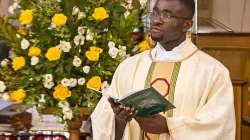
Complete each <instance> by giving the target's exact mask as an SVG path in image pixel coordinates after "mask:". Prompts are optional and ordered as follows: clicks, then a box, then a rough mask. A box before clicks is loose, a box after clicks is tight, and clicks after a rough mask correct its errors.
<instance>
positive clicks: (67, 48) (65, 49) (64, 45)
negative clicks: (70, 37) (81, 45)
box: [60, 41, 71, 52]
mask: <svg viewBox="0 0 250 140" xmlns="http://www.w3.org/2000/svg"><path fill="white" fill-rule="evenodd" d="M60 44H61V47H62V50H63V52H69V51H70V49H71V45H70V42H66V41H61V42H60Z"/></svg>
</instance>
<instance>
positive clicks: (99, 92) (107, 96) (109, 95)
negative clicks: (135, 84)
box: [89, 88, 119, 101]
mask: <svg viewBox="0 0 250 140" xmlns="http://www.w3.org/2000/svg"><path fill="white" fill-rule="evenodd" d="M89 89H91V90H93V91H95V92H96V93H98V94H99V95H101V96H104V97H106V98H112V99H114V100H115V101H118V100H119V99H117V98H116V97H115V96H113V95H111V94H109V93H104V92H101V91H99V90H96V89H94V88H89Z"/></svg>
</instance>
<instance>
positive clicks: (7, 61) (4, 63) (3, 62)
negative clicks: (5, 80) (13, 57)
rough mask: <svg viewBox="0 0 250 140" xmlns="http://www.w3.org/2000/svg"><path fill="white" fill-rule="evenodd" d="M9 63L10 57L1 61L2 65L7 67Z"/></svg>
mask: <svg viewBox="0 0 250 140" xmlns="http://www.w3.org/2000/svg"><path fill="white" fill-rule="evenodd" d="M8 63H9V60H8V59H4V60H2V61H1V66H2V67H6V66H7V65H8Z"/></svg>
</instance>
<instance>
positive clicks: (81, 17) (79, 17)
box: [77, 12, 86, 20]
mask: <svg viewBox="0 0 250 140" xmlns="http://www.w3.org/2000/svg"><path fill="white" fill-rule="evenodd" d="M85 17H86V14H85V13H84V12H79V14H78V16H77V19H78V20H81V19H83V18H85Z"/></svg>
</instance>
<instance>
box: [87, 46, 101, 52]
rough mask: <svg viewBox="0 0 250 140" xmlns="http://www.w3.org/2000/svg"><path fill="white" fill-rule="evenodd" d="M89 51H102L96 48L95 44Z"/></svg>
mask: <svg viewBox="0 0 250 140" xmlns="http://www.w3.org/2000/svg"><path fill="white" fill-rule="evenodd" d="M90 51H95V52H98V53H102V52H103V50H102V49H101V48H98V47H95V46H93V47H90Z"/></svg>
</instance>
